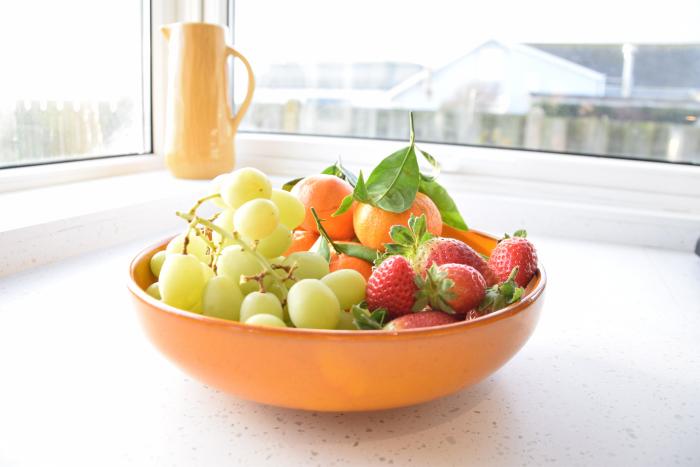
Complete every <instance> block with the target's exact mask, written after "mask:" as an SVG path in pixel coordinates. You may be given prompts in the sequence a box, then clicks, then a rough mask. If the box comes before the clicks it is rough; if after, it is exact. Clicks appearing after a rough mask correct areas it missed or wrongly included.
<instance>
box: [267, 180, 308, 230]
mask: <svg viewBox="0 0 700 467" xmlns="http://www.w3.org/2000/svg"><path fill="white" fill-rule="evenodd" d="M270 199H271V200H272V202H273V203H275V205H276V206H277V208H278V209H279V210H280V222H281V223H282V224H284V225H285V226H286V227H287V228H289V229H290V230H294V229H296V228H297V227H299V225H300V224H301V223H302V222H303V221H304V216H306V208H305V207H304V203H302V202H301V201H299V198H297V197H296V196H294V195H293V194H291V193H290V192H288V191H284V190H278V189H276V188H275V189H273V190H272V195H271V197H270Z"/></svg>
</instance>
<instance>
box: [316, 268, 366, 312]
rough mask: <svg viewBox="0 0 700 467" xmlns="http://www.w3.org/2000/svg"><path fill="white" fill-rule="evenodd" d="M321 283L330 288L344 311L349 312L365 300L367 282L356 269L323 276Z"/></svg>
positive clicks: (342, 270) (340, 270)
mask: <svg viewBox="0 0 700 467" xmlns="http://www.w3.org/2000/svg"><path fill="white" fill-rule="evenodd" d="M321 281H323V283H324V284H326V285H327V286H328V287H330V289H331V290H332V291H333V293H334V294H335V296H336V297H337V298H338V303H340V308H341V309H343V310H348V309H350V307H351V306H353V305H355V304H356V303H360V302H361V301H362V300H364V299H365V288H366V287H367V282H366V281H365V278H364V277H363V276H362V274H360V273H359V272H357V271H355V270H354V269H338V270H337V271H333V272H332V273H330V274H328V275H327V276H323V279H321Z"/></svg>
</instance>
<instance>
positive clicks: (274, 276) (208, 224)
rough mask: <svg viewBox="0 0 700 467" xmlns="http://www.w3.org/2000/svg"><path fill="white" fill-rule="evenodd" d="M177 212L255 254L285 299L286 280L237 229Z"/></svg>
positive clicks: (286, 291)
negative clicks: (224, 227) (242, 238)
mask: <svg viewBox="0 0 700 467" xmlns="http://www.w3.org/2000/svg"><path fill="white" fill-rule="evenodd" d="M202 199H204V198H202ZM175 214H177V216H178V217H181V218H183V219H185V220H186V221H188V222H190V223H192V222H194V223H195V225H196V224H199V225H202V226H204V227H206V228H207V229H211V230H212V231H214V232H216V233H218V234H219V235H221V237H222V242H223V239H224V238H226V239H228V240H231V241H233V242H234V243H235V244H236V245H238V246H240V247H241V249H242V250H243V251H245V252H246V253H250V254H251V255H253V256H254V257H255V259H257V260H258V262H259V263H260V265H261V266H262V267H263V269H264V270H265V272H267V273H269V275H270V278H271V279H272V280H273V282H275V283H277V285H279V287H280V289H281V290H282V295H283V298H284V299H286V298H287V293H288V290H287V286H286V285H284V281H283V280H282V279H280V277H279V276H277V274H275V273H274V270H273V268H272V265H271V264H270V262H269V261H268V260H267V258H265V257H264V256H263V255H261V254H260V253H259V252H257V251H255V250H253V249H251V248H250V246H248V244H247V243H246V242H244V241H243V240H241V238H240V235H239V234H238V232H236V231H235V230H234V231H233V233H231V232H227V231H226V230H224V229H222V228H221V227H219V226H218V225H216V224H214V223H213V222H210V221H208V220H207V219H203V218H201V217H199V216H196V215H194V214H192V213H184V212H180V211H178V212H176V213H175Z"/></svg>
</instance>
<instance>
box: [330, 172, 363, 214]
mask: <svg viewBox="0 0 700 467" xmlns="http://www.w3.org/2000/svg"><path fill="white" fill-rule="evenodd" d="M354 200H358V201H359V202H361V203H368V202H369V195H368V194H367V187H366V186H365V179H364V177H363V176H362V171H360V176H359V177H358V179H357V185H355V189H354V190H353V192H352V193H351V194H349V195H347V196H346V197H345V198H343V201H342V202H341V203H340V206H338V209H337V210H336V211H335V212H334V213H333V214H332V215H331V217H336V216H340V215H341V214H344V213H345V212H347V210H348V209H350V206H352V202H353V201H354Z"/></svg>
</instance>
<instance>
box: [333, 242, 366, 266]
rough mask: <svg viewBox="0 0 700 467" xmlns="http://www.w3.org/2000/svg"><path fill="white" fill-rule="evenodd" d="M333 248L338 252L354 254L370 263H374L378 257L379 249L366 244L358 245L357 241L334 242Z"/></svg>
mask: <svg viewBox="0 0 700 467" xmlns="http://www.w3.org/2000/svg"><path fill="white" fill-rule="evenodd" d="M333 248H334V249H335V250H336V251H337V252H338V253H343V254H346V255H348V256H353V257H355V258H360V259H363V260H365V261H367V262H368V263H373V262H374V260H375V259H376V258H377V250H374V249H372V248H370V247H367V246H364V245H358V244H355V243H335V242H334V243H333Z"/></svg>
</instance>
